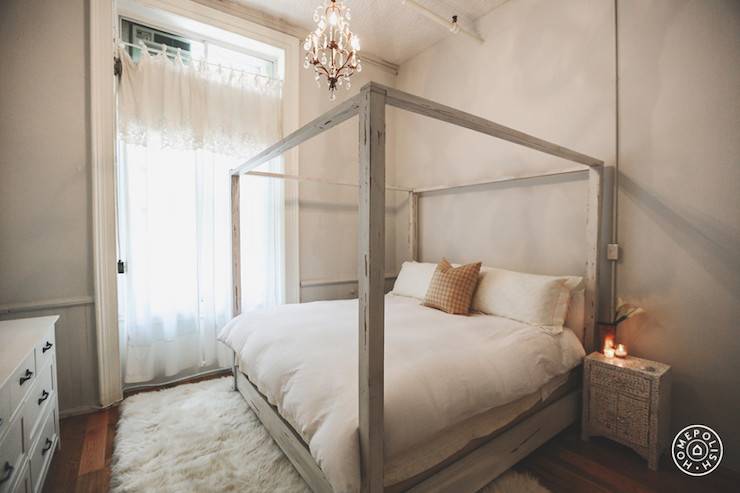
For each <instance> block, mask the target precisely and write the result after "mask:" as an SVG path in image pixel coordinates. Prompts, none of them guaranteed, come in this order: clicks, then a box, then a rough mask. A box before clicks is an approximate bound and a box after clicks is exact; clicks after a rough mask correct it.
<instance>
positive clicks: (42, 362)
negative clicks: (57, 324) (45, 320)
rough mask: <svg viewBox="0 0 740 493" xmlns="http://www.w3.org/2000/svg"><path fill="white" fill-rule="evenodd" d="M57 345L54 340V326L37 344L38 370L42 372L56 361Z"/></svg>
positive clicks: (35, 350) (35, 349)
mask: <svg viewBox="0 0 740 493" xmlns="http://www.w3.org/2000/svg"><path fill="white" fill-rule="evenodd" d="M55 351H56V343H55V338H54V326H53V325H52V326H51V327H49V331H48V332H47V334H46V335H44V337H42V338H41V340H40V341H39V342H38V343H37V344H36V347H35V348H34V352H35V353H36V369H37V370H39V371H41V369H42V368H44V367H45V366H46V365H48V364H49V363H50V362H51V361H52V360H53V359H54V352H55Z"/></svg>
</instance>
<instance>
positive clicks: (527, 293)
mask: <svg viewBox="0 0 740 493" xmlns="http://www.w3.org/2000/svg"><path fill="white" fill-rule="evenodd" d="M582 283H583V280H582V279H581V278H580V277H574V276H560V277H556V276H540V275H537V274H526V273H523V272H514V271H510V270H504V269H496V268H492V267H484V268H482V269H481V277H480V280H479V281H478V289H477V290H476V292H475V295H474V296H473V309H474V310H477V311H481V312H483V313H488V314H490V315H498V316H500V317H506V318H511V319H514V320H518V321H520V322H525V323H528V324H531V325H535V326H538V327H541V328H543V329H544V330H546V331H548V332H550V333H552V334H558V333H560V332H562V330H563V324H564V323H565V315H566V313H567V312H568V303H569V302H570V293H571V291H572V290H574V289H576V288H578V287H579V286H581V285H582Z"/></svg>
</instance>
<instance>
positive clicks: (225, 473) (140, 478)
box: [111, 377, 548, 493]
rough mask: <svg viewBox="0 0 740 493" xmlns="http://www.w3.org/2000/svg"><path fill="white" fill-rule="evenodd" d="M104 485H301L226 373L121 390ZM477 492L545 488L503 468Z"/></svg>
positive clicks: (242, 488) (166, 488)
mask: <svg viewBox="0 0 740 493" xmlns="http://www.w3.org/2000/svg"><path fill="white" fill-rule="evenodd" d="M111 468H112V477H111V491H112V492H114V493H123V492H126V493H132V492H155V491H156V492H173V493H174V492H177V493H180V492H199V493H200V492H222V491H223V492H226V491H238V492H255V493H257V492H259V493H262V492H291V493H293V492H309V491H310V490H309V489H308V486H307V485H306V483H304V482H303V480H302V479H301V477H300V476H299V475H298V473H297V472H296V471H295V469H293V466H292V465H291V464H290V462H289V461H288V459H287V458H286V457H285V456H284V455H283V453H282V452H281V451H280V449H279V448H278V446H277V445H276V444H275V442H273V441H272V439H271V438H270V435H268V433H267V431H266V430H265V429H264V428H263V427H262V424H261V423H260V421H259V419H257V417H256V415H255V414H254V413H253V412H252V411H251V410H250V409H249V407H248V406H247V405H246V403H245V402H244V400H243V399H242V397H241V395H240V394H239V393H238V392H234V391H233V390H232V379H231V378H228V377H227V378H220V379H217V380H208V381H204V382H200V383H195V384H189V385H180V386H177V387H174V388H171V389H167V390H162V391H159V392H147V393H142V394H137V395H134V396H132V397H129V398H128V399H126V400H125V401H123V404H122V406H121V414H120V417H119V421H118V430H117V432H116V440H115V447H114V450H113V463H112V466H111ZM482 491H483V492H485V493H547V491H548V490H547V489H545V488H543V487H542V486H541V485H540V484H539V483H538V482H537V480H535V479H534V478H532V477H530V476H527V475H524V474H519V473H516V472H513V471H509V472H508V473H506V474H504V475H503V476H501V477H500V478H498V479H497V480H496V481H494V482H493V483H491V484H489V485H488V486H486V487H485V488H484V489H483V490H482Z"/></svg>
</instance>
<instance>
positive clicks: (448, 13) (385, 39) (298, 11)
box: [235, 0, 507, 64]
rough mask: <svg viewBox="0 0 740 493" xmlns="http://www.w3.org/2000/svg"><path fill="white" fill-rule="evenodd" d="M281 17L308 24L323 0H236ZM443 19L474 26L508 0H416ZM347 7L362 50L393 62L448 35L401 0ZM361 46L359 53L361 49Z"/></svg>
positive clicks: (362, 1)
mask: <svg viewBox="0 0 740 493" xmlns="http://www.w3.org/2000/svg"><path fill="white" fill-rule="evenodd" d="M235 1H236V3H239V4H241V5H244V6H246V7H250V8H252V9H255V10H259V11H261V12H264V13H266V14H268V15H270V16H272V17H275V18H278V19H280V20H282V21H283V22H286V23H289V24H292V25H294V26H298V27H301V28H303V29H304V30H305V31H306V34H308V32H309V30H311V29H313V28H314V27H315V26H313V20H312V16H313V12H314V9H315V8H316V7H317V6H318V5H320V4H321V3H322V2H323V0H235ZM416 1H417V2H418V3H420V4H422V5H424V6H426V7H428V8H430V9H431V10H433V11H434V12H435V13H437V14H439V15H441V16H442V17H445V18H450V17H452V15H457V16H458V22H459V23H460V24H461V26H463V27H466V28H468V29H470V30H472V31H475V20H476V19H478V18H479V17H482V16H483V15H485V14H487V13H489V12H490V11H492V10H493V9H495V8H496V7H498V6H499V5H501V4H502V3H504V2H506V1H507V0H416ZM345 2H346V4H347V6H348V7H349V8H350V9H351V10H352V21H351V23H350V28H351V29H352V32H354V33H355V34H357V36H359V38H360V41H361V48H362V51H364V52H366V53H372V54H373V55H375V57H377V58H381V59H383V60H387V61H389V62H391V63H394V64H400V63H401V62H403V61H405V60H408V59H409V58H411V57H413V56H414V55H416V54H418V53H420V52H422V51H424V50H425V49H426V48H428V47H430V46H432V45H433V44H434V43H436V42H437V41H440V40H441V39H443V38H445V37H447V36H453V34H451V33H450V32H449V30H447V29H445V27H444V26H442V25H440V24H437V23H435V22H434V21H432V20H430V19H428V18H426V17H425V16H424V15H423V14H421V13H420V12H418V11H417V10H416V9H414V8H412V7H411V6H409V5H403V4H402V1H401V0H345ZM362 51H361V53H362Z"/></svg>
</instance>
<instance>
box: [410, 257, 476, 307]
mask: <svg viewBox="0 0 740 493" xmlns="http://www.w3.org/2000/svg"><path fill="white" fill-rule="evenodd" d="M480 265H481V263H480V262H476V263H474V264H467V265H461V266H460V267H453V266H452V265H451V264H450V263H449V262H448V261H447V259H442V261H441V262H440V263H439V264H437V269H436V270H435V271H434V275H433V276H432V281H431V282H430V283H429V289H427V294H426V297H425V298H424V303H422V304H423V305H424V306H428V307H430V308H437V309H438V310H442V311H445V312H447V313H452V314H457V315H467V314H468V313H469V311H470V303H471V301H472V300H473V293H474V292H475V287H476V286H477V285H478V274H479V272H480Z"/></svg>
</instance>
